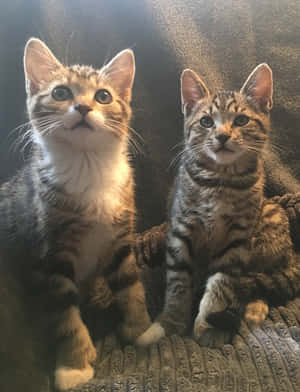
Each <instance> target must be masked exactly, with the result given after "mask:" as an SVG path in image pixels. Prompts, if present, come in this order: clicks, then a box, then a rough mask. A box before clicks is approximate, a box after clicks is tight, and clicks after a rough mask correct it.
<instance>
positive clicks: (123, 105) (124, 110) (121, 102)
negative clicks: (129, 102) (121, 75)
mask: <svg viewBox="0 0 300 392" xmlns="http://www.w3.org/2000/svg"><path fill="white" fill-rule="evenodd" d="M117 103H118V104H119V105H120V106H121V109H122V114H123V116H124V117H125V118H128V111H127V107H126V105H125V103H124V102H123V101H121V100H120V99H117Z"/></svg>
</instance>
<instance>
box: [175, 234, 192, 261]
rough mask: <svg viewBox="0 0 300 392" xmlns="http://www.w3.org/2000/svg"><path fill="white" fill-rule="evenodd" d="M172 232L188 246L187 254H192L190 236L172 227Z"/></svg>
mask: <svg viewBox="0 0 300 392" xmlns="http://www.w3.org/2000/svg"><path fill="white" fill-rule="evenodd" d="M172 234H173V236H174V237H176V238H179V239H180V240H181V241H182V242H184V243H185V245H186V247H187V248H188V252H189V256H190V257H192V256H193V245H192V241H191V239H190V237H189V236H188V235H186V234H184V233H182V232H180V231H179V230H178V229H176V228H175V229H174V230H173V231H172Z"/></svg>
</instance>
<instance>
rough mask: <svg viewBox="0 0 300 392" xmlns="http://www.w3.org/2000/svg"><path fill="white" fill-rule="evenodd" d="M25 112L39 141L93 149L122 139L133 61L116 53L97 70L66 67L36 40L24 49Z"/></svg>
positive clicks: (130, 55)
mask: <svg viewBox="0 0 300 392" xmlns="http://www.w3.org/2000/svg"><path fill="white" fill-rule="evenodd" d="M24 64H25V75H26V82H27V94H28V100H27V104H28V112H29V116H30V119H31V120H32V123H33V125H34V130H35V131H36V132H37V134H38V137H39V138H42V139H44V138H54V139H57V140H60V141H62V142H66V143H70V144H72V145H73V146H75V147H76V148H79V149H83V150H90V149H91V150H94V149H97V146H100V145H101V144H103V143H104V142H107V140H108V139H111V140H112V141H113V140H114V139H122V138H124V137H126V134H127V129H128V121H129V119H130V115H131V110H130V106H129V104H130V99H131V88H132V83H133V78H134V71H135V68H134V57H133V53H132V52H131V51H130V50H125V51H123V52H121V53H119V54H118V55H117V56H116V57H115V58H114V59H113V60H112V61H111V62H110V63H109V64H107V65H106V66H104V67H103V68H102V69H100V70H95V69H93V68H92V67H88V66H79V65H75V66H71V67H64V66H63V65H62V64H61V63H59V62H58V60H57V59H56V58H55V57H54V55H53V54H52V53H51V52H50V50H49V49H48V48H47V47H46V46H45V45H44V44H43V43H42V42H41V41H39V40H37V39H31V40H30V41H29V42H28V44H27V46H26V49H25V56H24Z"/></svg>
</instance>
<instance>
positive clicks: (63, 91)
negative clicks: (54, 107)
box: [51, 86, 73, 101]
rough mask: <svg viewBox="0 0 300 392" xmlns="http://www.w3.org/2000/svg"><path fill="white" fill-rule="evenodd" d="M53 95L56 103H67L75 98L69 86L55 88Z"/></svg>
mask: <svg viewBox="0 0 300 392" xmlns="http://www.w3.org/2000/svg"><path fill="white" fill-rule="evenodd" d="M51 95H52V98H53V99H55V100H56V101H67V100H68V99H72V98H73V94H72V91H71V90H70V89H69V87H67V86H57V87H54V89H53V90H52V94H51Z"/></svg>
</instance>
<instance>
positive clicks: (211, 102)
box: [141, 64, 300, 346]
mask: <svg viewBox="0 0 300 392" xmlns="http://www.w3.org/2000/svg"><path fill="white" fill-rule="evenodd" d="M182 102H183V111H184V114H185V128H184V136H185V150H184V153H183V156H182V160H181V165H180V167H179V170H178V174H177V176H176V180H175V185H174V190H173V193H172V199H171V209H170V213H169V231H168V237H167V252H166V266H167V276H166V278H167V288H166V296H165V305H164V310H163V312H162V314H161V315H160V316H159V317H158V319H157V321H156V322H155V323H154V324H153V325H152V326H151V327H150V328H149V330H147V331H146V332H145V333H144V334H143V335H142V337H141V340H142V341H143V342H144V343H145V344H149V343H152V342H154V341H156V340H158V339H159V338H160V337H161V336H163V335H164V334H172V333H179V334H183V333H185V332H186V331H187V328H188V326H189V325H190V322H191V310H192V302H193V298H194V297H195V295H196V294H197V295H198V293H199V291H201V289H202V287H203V288H204V294H203V295H202V299H201V301H200V305H199V311H198V315H197V317H196V319H195V322H194V336H195V338H196V339H197V340H198V342H199V343H200V344H203V345H208V346H220V345H222V344H224V343H225V342H228V341H230V339H231V335H232V333H233V332H234V331H235V329H236V327H237V324H238V321H239V315H240V314H244V312H245V308H246V313H245V316H246V318H247V319H248V320H249V321H256V322H261V321H263V320H264V318H265V317H266V315H267V312H268V305H267V303H268V304H273V303H280V302H283V301H285V300H287V299H289V298H292V297H293V296H295V295H296V294H297V293H299V290H300V266H299V263H297V259H296V256H295V254H294V252H293V247H292V243H291V238H290V232H289V222H288V218H287V216H286V214H285V211H284V210H283V209H282V208H281V207H280V206H279V205H278V204H275V203H274V202H272V201H269V200H266V199H265V198H264V195H263V188H264V169H263V164H262V155H263V151H264V146H265V144H266V142H267V141H268V137H269V136H268V134H269V129H270V119H269V110H270V109H271V107H272V73H271V70H270V68H269V67H268V66H267V65H264V64H262V65H260V66H258V67H257V68H256V69H255V70H254V71H253V73H252V74H251V75H250V76H249V78H248V79H247V81H246V83H245V85H244V86H243V88H242V90H241V92H240V93H238V92H227V91H222V92H220V93H217V94H215V95H213V96H211V95H210V94H209V92H208V89H207V88H206V86H205V85H204V83H203V82H202V81H201V79H200V78H199V77H198V76H197V75H196V74H195V73H194V72H193V71H191V70H186V71H184V72H183V75H182ZM245 116H246V117H245ZM251 301H253V302H251ZM249 302H250V303H249ZM266 302H267V303H266ZM247 303H248V305H247Z"/></svg>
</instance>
